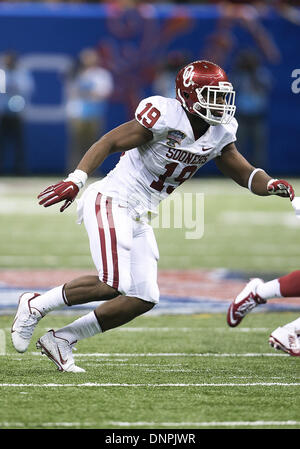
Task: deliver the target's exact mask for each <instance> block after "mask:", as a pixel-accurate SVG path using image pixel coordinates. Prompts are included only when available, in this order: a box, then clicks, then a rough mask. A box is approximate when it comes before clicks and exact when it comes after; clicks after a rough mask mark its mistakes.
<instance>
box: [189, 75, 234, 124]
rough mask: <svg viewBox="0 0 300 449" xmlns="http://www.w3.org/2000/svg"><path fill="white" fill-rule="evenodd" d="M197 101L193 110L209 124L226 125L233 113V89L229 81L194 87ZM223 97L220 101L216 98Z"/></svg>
mask: <svg viewBox="0 0 300 449" xmlns="http://www.w3.org/2000/svg"><path fill="white" fill-rule="evenodd" d="M195 92H196V95H197V98H198V102H196V103H194V105H193V111H194V112H195V114H197V115H199V116H200V117H201V118H203V120H205V121H206V122H207V123H208V124H209V125H213V126H215V125H226V124H228V123H229V122H230V121H231V119H232V117H233V116H234V114H235V110H236V106H235V91H234V90H233V86H232V84H231V83H229V82H225V81H223V82H219V84H218V85H217V86H203V87H201V88H197V89H195ZM220 97H223V101H222V102H221V103H220V102H218V99H219V98H220ZM214 111H215V112H216V114H214V113H213V112H214Z"/></svg>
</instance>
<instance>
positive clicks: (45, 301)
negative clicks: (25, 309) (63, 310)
mask: <svg viewBox="0 0 300 449" xmlns="http://www.w3.org/2000/svg"><path fill="white" fill-rule="evenodd" d="M66 304H67V303H66V302H65V298H64V294H63V285H60V286H59V287H55V288H52V289H51V290H49V291H47V292H46V293H44V294H43V295H40V296H37V297H36V298H34V299H33V300H32V301H31V303H30V305H31V307H34V308H35V309H38V310H39V311H40V313H41V314H42V315H43V316H44V315H46V313H48V312H51V310H54V309H57V308H59V307H62V306H65V305H66Z"/></svg>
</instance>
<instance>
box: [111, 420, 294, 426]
mask: <svg viewBox="0 0 300 449" xmlns="http://www.w3.org/2000/svg"><path fill="white" fill-rule="evenodd" d="M107 424H109V425H112V426H120V427H140V426H151V427H153V428H157V427H158V426H159V427H160V426H163V427H169V428H170V427H179V428H181V427H190V426H191V427H237V426H251V427H256V426H297V425H299V424H300V421H208V422H203V421H202V422H143V421H138V422H122V421H109V422H108V423H107Z"/></svg>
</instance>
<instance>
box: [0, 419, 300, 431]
mask: <svg viewBox="0 0 300 449" xmlns="http://www.w3.org/2000/svg"><path fill="white" fill-rule="evenodd" d="M299 425H300V421H292V420H289V421H207V422H205V421H200V422H151V421H137V422H126V421H125V422H123V421H106V422H44V423H38V424H37V423H36V422H35V423H26V424H25V423H23V422H8V421H2V422H0V428H16V427H18V428H27V429H30V428H36V427H39V428H41V427H49V428H57V427H68V428H72V427H80V428H82V427H92V428H102V427H103V426H104V427H107V426H115V427H128V428H136V427H145V426H146V427H152V428H154V429H157V428H158V427H167V428H180V429H181V428H183V427H196V428H198V427H217V428H218V427H241V426H248V427H265V426H299ZM108 431H109V430H108Z"/></svg>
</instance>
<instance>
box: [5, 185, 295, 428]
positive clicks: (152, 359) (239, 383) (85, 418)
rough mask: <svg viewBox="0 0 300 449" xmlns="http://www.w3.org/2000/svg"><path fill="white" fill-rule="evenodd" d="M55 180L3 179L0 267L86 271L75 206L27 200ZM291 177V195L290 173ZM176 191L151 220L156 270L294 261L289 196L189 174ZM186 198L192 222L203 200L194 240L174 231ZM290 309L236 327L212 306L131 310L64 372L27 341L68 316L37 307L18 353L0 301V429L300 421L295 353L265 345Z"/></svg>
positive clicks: (263, 267)
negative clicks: (133, 313)
mask: <svg viewBox="0 0 300 449" xmlns="http://www.w3.org/2000/svg"><path fill="white" fill-rule="evenodd" d="M56 181H57V179H49V178H47V179H46V178H45V179H42V178H32V179H25V180H22V179H8V178H2V179H1V181H0V196H1V203H0V208H1V222H0V233H1V241H0V271H1V270H20V269H21V270H22V269H32V270H37V269H39V270H41V269H44V268H45V269H46V268H47V269H49V268H50V269H51V268H52V269H56V270H57V269H64V268H79V269H81V268H82V269H92V268H93V265H92V262H91V258H90V254H89V245H88V239H87V236H86V233H85V230H84V227H83V226H78V225H77V224H76V223H75V221H76V214H75V206H74V205H72V206H71V207H70V208H69V209H68V210H67V211H66V212H65V213H63V214H61V213H59V212H58V207H56V206H54V207H52V208H49V209H44V208H42V207H41V206H38V205H37V201H36V196H37V194H38V193H39V192H40V191H41V190H42V189H43V188H44V187H46V186H48V185H49V184H50V183H52V182H56ZM290 181H292V183H293V185H294V187H295V190H296V195H297V194H298V192H299V195H300V181H298V180H290ZM179 192H180V193H179V194H178V196H176V197H175V200H174V201H173V200H172V201H173V203H172V201H171V198H170V200H169V201H170V208H169V209H168V208H167V209H165V210H164V212H163V217H164V218H165V222H163V223H161V222H159V223H157V222H156V223H155V234H156V237H157V242H158V246H159V250H160V261H159V267H160V268H161V269H174V268H178V269H185V270H186V269H204V268H205V269H207V268H208V269H215V268H227V269H230V270H239V271H241V272H243V271H245V272H251V273H258V274H259V273H266V274H268V273H269V274H272V273H280V274H281V273H282V274H283V273H288V272H289V271H292V270H295V269H299V265H300V264H299V260H300V257H299V254H300V252H299V247H300V246H299V243H300V232H299V231H300V222H299V221H297V219H296V217H295V214H294V211H293V209H292V207H291V204H290V202H289V200H285V199H282V198H275V197H268V198H260V197H255V196H254V195H251V194H250V193H249V192H248V191H247V190H245V189H241V188H240V187H238V186H236V185H234V184H233V182H231V181H229V180H225V179H222V180H219V179H218V180H217V179H205V178H204V179H202V180H199V181H195V182H189V183H186V185H184V186H182V187H181V188H180V191H179ZM191 193H193V195H192V196H191V195H190V194H191ZM196 193H201V194H203V195H200V196H198V197H197V196H196ZM191 198H192V200H193V201H199V202H198V203H197V202H196V203H192V202H190V200H191ZM200 203H201V204H200ZM199 204H200V205H199ZM184 206H186V209H183V210H185V214H186V215H187V216H190V217H191V222H192V218H193V216H194V218H195V217H198V219H199V221H200V222H201V220H202V218H201V217H202V216H201V217H200V215H197V214H198V213H199V211H200V212H201V210H202V209H201V207H202V206H203V210H204V215H203V218H204V230H202V231H204V232H203V236H202V237H201V238H196V239H195V238H187V236H188V232H190V233H192V234H193V233H195V232H196V231H195V229H194V228H191V227H184V226H183V227H182V228H180V227H178V223H179V221H180V220H179V218H180V216H181V215H180V207H184ZM198 206H199V209H198ZM174 211H175V212H174ZM168 214H169V215H168ZM189 214H190V215H189ZM161 218H162V217H161ZM168 218H169V221H168ZM172 220H173V221H175V222H176V223H175V226H173V225H172V223H173V221H172ZM176 220H177V221H176ZM178 220H179V221H178ZM166 223H167V224H168V227H165V224H166ZM173 224H174V223H173ZM198 224H199V223H198ZM195 226H196V225H195ZM198 231H199V233H200V234H201V232H200V231H201V227H199V229H198ZM17 273H18V271H16V276H17ZM298 316H299V313H297V312H274V313H273V312H268V313H253V314H250V315H249V316H247V317H246V318H245V320H244V321H243V323H241V325H240V326H238V327H237V328H235V329H230V328H229V327H228V326H227V324H226V320H225V316H224V314H218V313H211V314H197V315H172V314H170V315H161V316H155V315H149V316H143V317H139V318H137V319H136V320H134V321H132V322H131V323H129V324H127V325H125V326H123V327H121V328H118V329H114V330H112V331H109V332H107V333H104V334H101V335H97V336H95V337H93V338H92V339H88V340H82V341H80V342H79V343H78V344H77V351H76V352H75V361H76V363H77V364H78V365H79V366H81V367H83V368H84V369H85V370H86V372H85V373H79V374H71V373H59V372H58V371H57V370H56V367H55V365H53V364H52V363H51V362H50V361H49V360H48V359H47V358H46V357H42V356H41V355H40V353H39V352H38V351H37V349H36V348H35V342H36V340H37V339H38V338H39V336H41V335H42V334H43V333H45V331H46V330H47V329H50V328H54V329H57V328H59V327H62V326H64V325H65V324H67V323H69V322H71V321H73V320H74V319H75V317H76V316H75V315H70V314H58V313H52V314H49V315H47V316H46V317H45V318H44V319H43V320H42V321H41V322H40V323H39V326H38V327H37V328H36V330H35V333H34V336H33V340H32V343H31V344H30V347H29V349H28V352H27V353H26V354H18V353H17V352H15V351H14V349H13V347H12V344H11V341H10V326H11V324H12V320H13V314H9V315H6V314H4V313H1V308H0V354H1V355H0V429H22V428H25V429H49V428H53V429H62V428H70V429H88V428H97V429H121V428H122V429H139V428H149V429H164V428H165V429H170V428H174V429H185V428H186V429H188V428H194V429H208V428H211V429H228V428H234V429H237V428H243V429H246V428H247V429H253V428H264V429H266V428H268V429H292V428H293V429H299V428H300V407H299V404H300V400H299V399H300V398H299V386H300V380H299V379H300V370H299V357H290V356H288V355H286V354H284V353H282V352H279V351H278V352H277V351H275V350H273V349H272V348H270V347H269V345H268V337H269V335H270V332H271V331H272V330H274V329H275V328H276V327H277V326H280V325H283V324H285V323H287V322H289V321H292V320H293V319H296V318H297V317H298Z"/></svg>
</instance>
